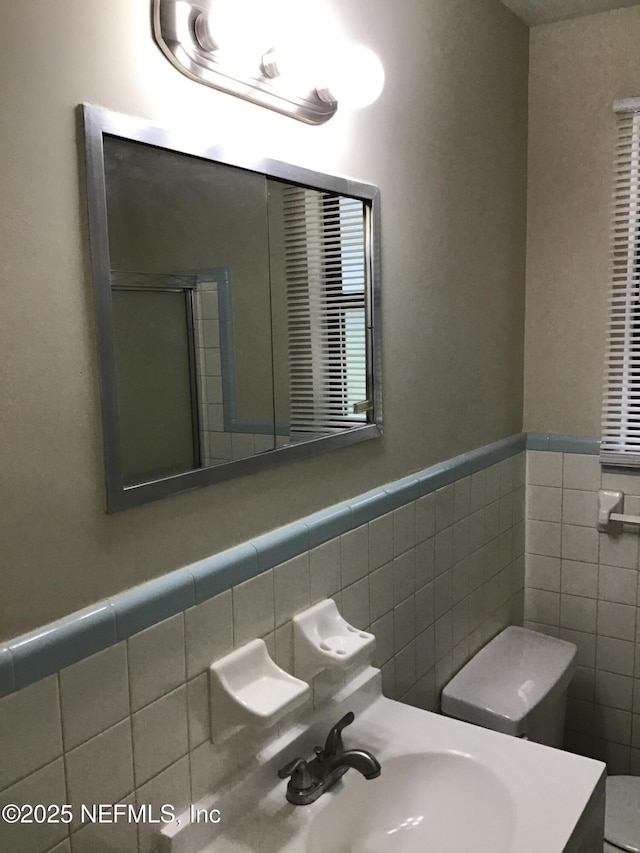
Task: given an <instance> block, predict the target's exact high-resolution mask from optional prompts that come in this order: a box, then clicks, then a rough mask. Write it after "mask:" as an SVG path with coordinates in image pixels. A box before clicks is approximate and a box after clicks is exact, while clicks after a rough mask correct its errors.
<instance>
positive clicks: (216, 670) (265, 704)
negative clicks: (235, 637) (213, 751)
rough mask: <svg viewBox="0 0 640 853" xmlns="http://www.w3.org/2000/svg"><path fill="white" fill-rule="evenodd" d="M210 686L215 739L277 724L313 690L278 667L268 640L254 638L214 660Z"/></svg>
mask: <svg viewBox="0 0 640 853" xmlns="http://www.w3.org/2000/svg"><path fill="white" fill-rule="evenodd" d="M209 686H210V709H211V739H212V740H213V741H214V742H220V741H224V740H226V739H227V738H229V737H231V735H233V734H235V732H237V731H238V730H239V729H240V728H242V727H243V726H262V727H265V728H267V727H269V726H273V725H274V724H275V723H277V722H278V720H280V719H282V717H284V716H285V714H288V713H289V711H293V710H294V708H297V707H299V706H300V705H302V704H304V702H305V701H306V700H307V697H308V696H309V693H310V689H309V685H308V684H305V682H304V681H300V679H299V678H294V677H293V676H292V675H289V673H288V672H285V671H284V670H283V669H280V667H278V666H276V664H275V663H274V662H273V660H272V659H271V657H270V656H269V652H268V651H267V646H266V644H265V642H264V640H252V641H251V642H250V643H247V644H246V645H245V646H242V647H241V648H239V649H236V650H235V651H233V652H231V653H230V654H228V655H225V657H223V658H220V659H219V660H217V661H215V662H214V663H212V664H211V666H210V667H209Z"/></svg>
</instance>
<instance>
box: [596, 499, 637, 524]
mask: <svg viewBox="0 0 640 853" xmlns="http://www.w3.org/2000/svg"><path fill="white" fill-rule="evenodd" d="M623 509H624V492H614V491H611V490H610V489H600V491H599V492H598V530H600V531H602V532H603V533H606V532H611V524H612V522H616V521H617V522H618V523H622V524H640V516H637V515H624V513H623Z"/></svg>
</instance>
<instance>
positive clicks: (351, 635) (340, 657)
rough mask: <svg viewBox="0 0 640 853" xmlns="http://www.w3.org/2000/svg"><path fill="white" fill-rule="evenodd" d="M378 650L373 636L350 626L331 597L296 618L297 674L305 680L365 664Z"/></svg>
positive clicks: (294, 632)
mask: <svg viewBox="0 0 640 853" xmlns="http://www.w3.org/2000/svg"><path fill="white" fill-rule="evenodd" d="M375 647H376V638H375V637H374V636H373V634H369V633H368V632H367V631H361V630H360V629H358V628H354V627H353V625H349V623H348V622H347V621H346V620H345V619H343V617H342V616H341V615H340V613H339V612H338V608H337V607H336V603H335V601H332V600H331V599H330V598H327V599H326V600H325V601H321V602H320V603H319V604H316V605H314V606H313V607H310V608H309V610H305V611H304V612H302V613H299V614H298V615H297V616H294V617H293V655H294V672H295V674H296V675H297V676H298V677H300V678H304V679H305V681H308V680H309V679H310V678H312V677H313V676H314V675H317V674H318V673H319V672H321V671H322V670H323V669H339V670H344V669H347V668H348V667H350V666H353V665H354V664H356V663H366V662H368V661H369V660H370V659H371V655H372V654H373V650H374V649H375Z"/></svg>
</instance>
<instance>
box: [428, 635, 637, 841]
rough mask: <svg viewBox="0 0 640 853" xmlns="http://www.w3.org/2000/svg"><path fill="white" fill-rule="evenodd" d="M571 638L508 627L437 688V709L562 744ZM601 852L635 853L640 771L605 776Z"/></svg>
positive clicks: (500, 729)
mask: <svg viewBox="0 0 640 853" xmlns="http://www.w3.org/2000/svg"><path fill="white" fill-rule="evenodd" d="M576 651H577V649H576V647H575V646H574V645H573V643H567V642H566V641H564V640H558V639H555V638H554V637H548V636H546V635H545V634H538V633H536V632H535V631H529V630H528V629H527V628H517V627H515V626H511V627H509V628H505V630H504V631H502V633H500V634H498V636H497V637H495V638H494V639H493V640H491V642H490V643H487V645H486V646H485V647H484V648H483V649H481V650H480V651H479V652H478V654H477V655H476V656H475V657H474V658H473V659H472V660H470V661H469V663H468V664H467V665H466V666H464V667H463V668H462V669H461V670H460V672H458V674H457V675H456V676H455V677H454V678H453V679H452V680H451V681H450V682H449V684H447V686H446V687H445V688H444V690H443V691H442V700H441V710H442V713H443V714H447V715H448V716H450V717H456V718H457V719H459V720H465V721H466V722H469V723H475V724H476V725H479V726H484V727H485V728H488V729H493V730H494V731H498V732H503V733H504V734H508V735H513V736H514V737H523V738H528V739H529V740H532V741H535V742H536V743H543V744H546V745H547V746H554V747H561V746H562V738H563V730H564V716H565V708H566V701H567V688H568V687H569V682H570V681H571V677H572V675H573V673H574V670H575V655H576ZM605 839H606V840H605V845H604V853H621V851H626V853H640V777H636V776H611V777H609V778H608V779H607V799H606V816H605Z"/></svg>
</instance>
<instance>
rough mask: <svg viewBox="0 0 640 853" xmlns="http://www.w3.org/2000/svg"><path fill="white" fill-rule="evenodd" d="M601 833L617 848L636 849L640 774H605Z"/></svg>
mask: <svg viewBox="0 0 640 853" xmlns="http://www.w3.org/2000/svg"><path fill="white" fill-rule="evenodd" d="M606 803H607V804H606V808H605V817H604V837H605V839H606V840H607V841H608V842H609V844H613V845H614V847H619V848H620V849H621V850H626V851H628V853H640V777H639V776H609V777H608V779H607V801H606Z"/></svg>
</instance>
